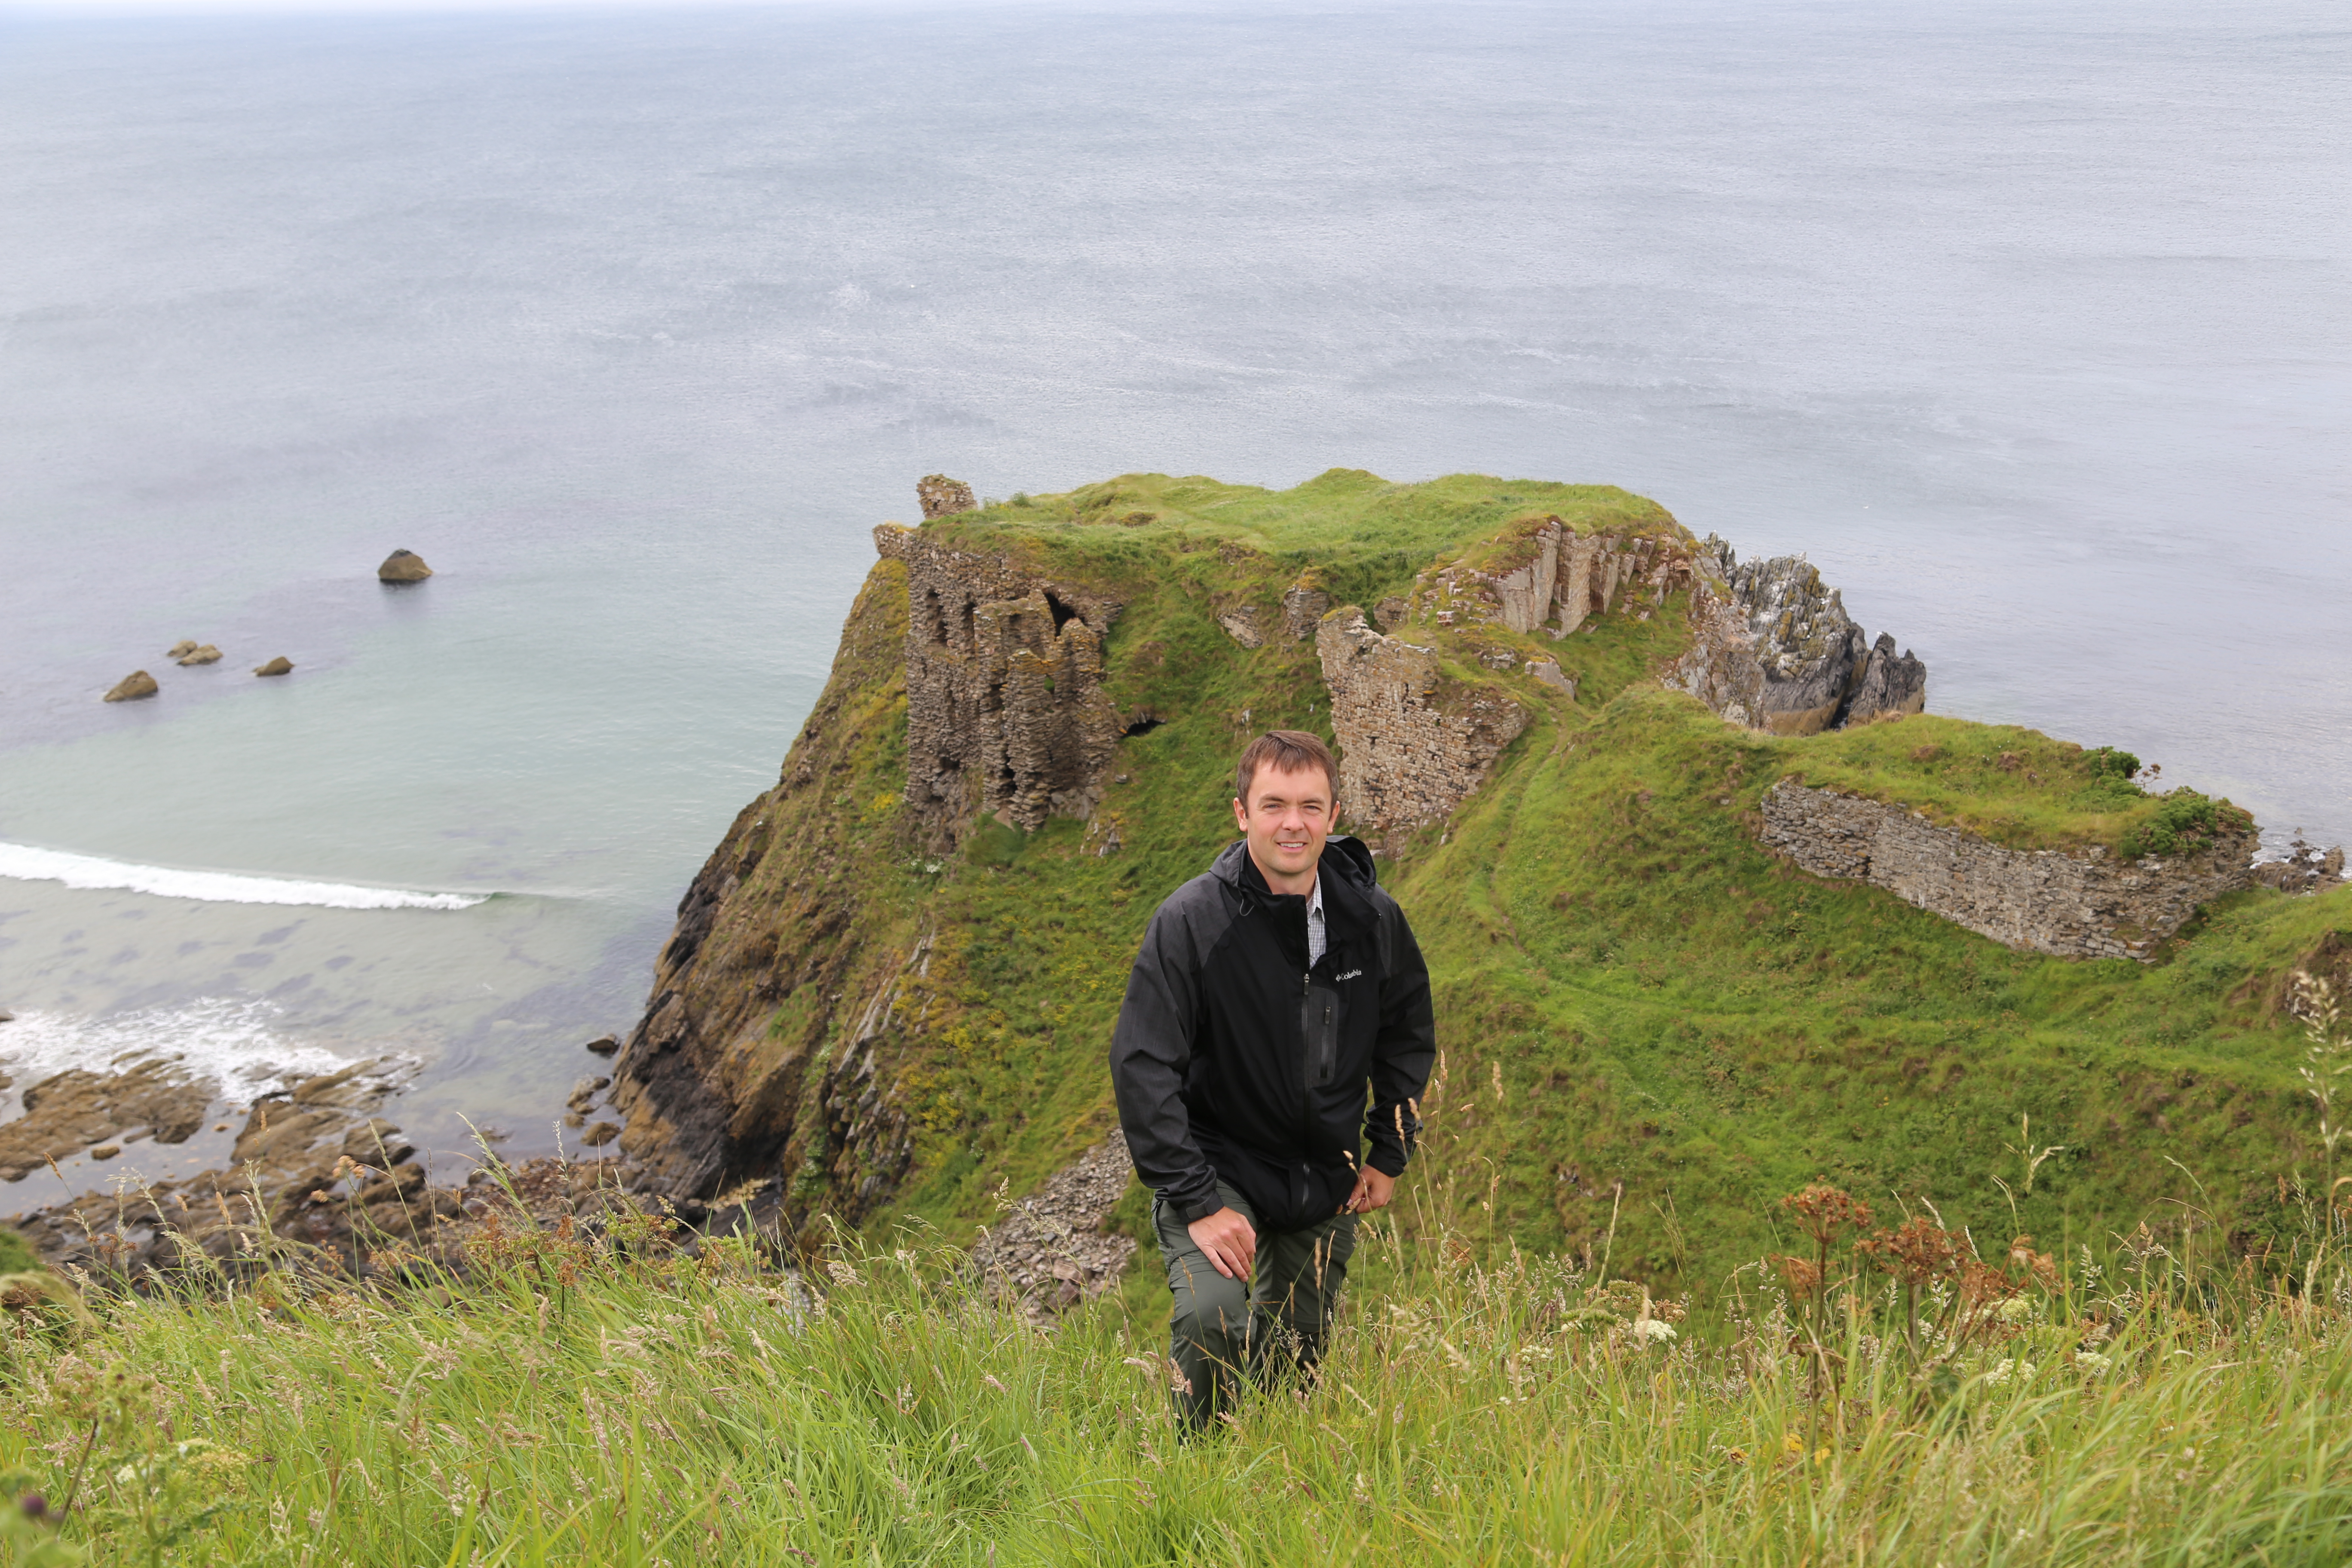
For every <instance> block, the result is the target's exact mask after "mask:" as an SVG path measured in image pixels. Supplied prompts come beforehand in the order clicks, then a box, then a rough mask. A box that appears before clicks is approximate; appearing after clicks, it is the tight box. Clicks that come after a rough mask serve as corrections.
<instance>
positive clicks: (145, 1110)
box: [0, 1058, 212, 1182]
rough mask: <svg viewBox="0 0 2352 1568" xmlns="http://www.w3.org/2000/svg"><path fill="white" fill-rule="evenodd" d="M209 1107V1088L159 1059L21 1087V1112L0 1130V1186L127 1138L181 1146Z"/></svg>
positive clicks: (73, 1070)
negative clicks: (54, 1162) (128, 1135)
mask: <svg viewBox="0 0 2352 1568" xmlns="http://www.w3.org/2000/svg"><path fill="white" fill-rule="evenodd" d="M211 1103H212V1089H211V1086H210V1085H209V1084H207V1083H205V1082H201V1081H198V1080H196V1079H192V1078H191V1077H189V1076H188V1075H187V1073H186V1072H185V1071H184V1069H182V1068H179V1067H178V1066H177V1065H176V1064H175V1063H173V1061H171V1060H169V1059H166V1058H149V1059H147V1060H144V1061H135V1062H130V1063H126V1064H124V1065H123V1066H122V1067H121V1068H120V1069H119V1070H117V1071H114V1072H90V1071H88V1070H86V1069H83V1068H71V1069H69V1070H68V1071H65V1072H61V1073H58V1074H56V1075H54V1076H52V1077H49V1078H46V1079H42V1080H41V1081H40V1082H38V1083H37V1084H34V1085H33V1086H31V1087H30V1088H28V1089H26V1090H25V1098H24V1114H23V1115H21V1116H19V1117H17V1118H16V1121H11V1122H8V1123H6V1124H5V1125H0V1182H21V1181H23V1180H24V1179H25V1174H26V1172H28V1171H31V1170H33V1169H34V1168H35V1167H37V1166H40V1165H45V1164H47V1163H48V1162H49V1161H51V1160H70V1159H72V1158H74V1157H75V1156H76V1155H78V1154H80V1153H82V1152H85V1151H87V1150H89V1149H90V1148H92V1147H93V1146H96V1145H99V1144H102V1143H105V1142H119V1141H120V1140H121V1137H122V1136H123V1135H124V1134H125V1133H138V1134H140V1135H141V1136H142V1137H152V1138H153V1139H154V1141H155V1142H158V1143H184V1142H187V1140H188V1138H189V1136H190V1135H191V1134H193V1133H194V1131H195V1130H196V1129H197V1128H198V1127H199V1126H201V1125H202V1124H203V1122H204V1119H205V1109H206V1108H207V1107H208V1106H209V1105H211Z"/></svg>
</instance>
